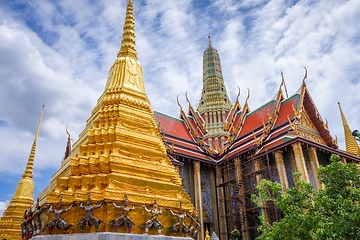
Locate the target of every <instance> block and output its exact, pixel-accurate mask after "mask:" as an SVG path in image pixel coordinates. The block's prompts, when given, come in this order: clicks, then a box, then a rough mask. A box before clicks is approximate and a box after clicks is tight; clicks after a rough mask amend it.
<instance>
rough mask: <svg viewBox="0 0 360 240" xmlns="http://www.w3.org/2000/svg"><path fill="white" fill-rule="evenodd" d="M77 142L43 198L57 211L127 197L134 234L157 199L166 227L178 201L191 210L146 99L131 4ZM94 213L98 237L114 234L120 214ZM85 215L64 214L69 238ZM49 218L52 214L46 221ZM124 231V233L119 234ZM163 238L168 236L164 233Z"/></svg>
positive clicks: (74, 211)
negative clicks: (103, 83)
mask: <svg viewBox="0 0 360 240" xmlns="http://www.w3.org/2000/svg"><path fill="white" fill-rule="evenodd" d="M78 142H80V143H79V144H75V146H74V150H73V154H72V156H73V157H71V159H70V161H69V163H68V165H67V166H65V165H66V163H65V165H64V166H62V168H61V169H62V170H61V171H60V172H59V171H58V172H57V173H56V174H55V175H56V176H57V177H56V179H55V181H53V182H55V184H54V185H53V186H52V185H50V186H51V187H48V188H47V189H53V190H50V191H49V190H48V191H49V192H48V193H47V194H46V193H44V194H45V195H46V204H53V205H54V206H55V204H56V203H57V202H59V199H60V195H62V203H63V206H64V208H66V207H67V206H70V205H71V204H72V203H76V204H77V205H78V204H80V202H86V200H87V199H88V197H89V193H90V197H91V200H92V201H93V203H94V204H96V205H97V204H99V203H100V202H101V201H103V200H105V201H107V202H110V201H111V202H115V203H116V204H118V205H119V204H123V203H124V200H125V198H124V197H125V195H126V194H127V197H128V201H129V202H130V204H131V205H136V206H135V210H134V211H131V213H129V215H130V216H131V219H133V221H134V223H135V226H134V227H133V228H132V231H133V232H134V233H144V228H142V227H141V225H142V224H143V223H145V222H146V221H147V220H148V218H149V217H150V215H149V214H148V213H147V212H145V210H144V208H142V207H141V206H142V205H146V206H148V207H151V206H152V204H153V203H154V199H155V197H156V199H157V203H158V205H159V207H160V208H162V209H163V213H162V214H161V215H159V220H160V221H161V223H162V225H163V226H164V228H167V227H169V226H172V225H173V221H174V219H173V218H171V217H170V212H169V211H166V209H176V208H178V207H179V204H180V201H182V203H183V204H182V207H183V209H184V210H185V211H191V210H192V209H193V206H192V204H191V201H190V198H189V197H188V195H187V194H186V193H185V191H184V190H183V188H182V186H181V178H180V176H179V174H178V172H177V171H176V169H175V167H174V166H173V165H172V164H171V162H170V160H169V158H168V157H167V153H166V148H165V146H164V143H163V142H162V139H161V136H160V133H159V131H158V128H157V124H156V121H155V119H154V113H153V111H152V109H151V107H150V102H149V100H148V98H147V96H146V94H145V88H144V79H143V70H142V67H141V65H140V63H139V62H138V58H137V54H136V49H135V28H134V15H133V2H132V0H129V3H128V5H127V12H126V18H125V25H124V32H123V39H122V42H121V49H120V51H119V53H118V55H117V59H116V61H115V63H114V65H113V66H112V67H111V69H110V71H109V76H108V79H107V82H106V86H105V90H104V93H103V94H102V95H101V96H100V98H99V100H98V102H97V105H96V106H95V108H94V109H93V111H92V115H91V117H90V118H89V120H88V121H87V128H86V129H85V133H84V134H83V136H81V134H80V139H79V140H78ZM75 153H76V155H75V156H74V154H75ZM46 191H47V190H45V192H46ZM44 194H43V196H41V197H42V199H44ZM93 213H94V216H96V217H97V218H98V219H100V220H102V221H103V224H101V225H100V226H99V231H101V232H104V231H113V226H112V225H111V224H109V222H110V221H111V220H113V219H115V218H117V217H118V216H119V215H120V214H121V212H120V211H119V210H117V209H116V208H114V207H113V205H112V204H107V205H103V206H102V207H101V208H99V209H96V210H94V211H93ZM84 214H85V211H84V210H83V209H80V208H79V206H75V207H73V209H72V210H71V211H69V212H68V213H66V214H64V216H63V217H64V219H65V220H66V222H67V223H69V224H72V225H73V226H74V227H73V228H72V229H71V230H70V231H69V232H70V233H76V232H79V230H80V229H79V226H77V223H78V222H79V220H80V219H81V217H82V216H83V215H84ZM52 217H53V216H52V215H51V214H50V215H49V220H51V218H52ZM94 231H95V229H94V228H93V227H92V228H89V227H85V228H84V232H94ZM126 231H127V230H126V229H124V228H119V230H118V232H126ZM53 233H56V231H54V232H53ZM59 233H60V232H59ZM162 233H163V234H165V235H170V234H171V233H170V232H168V231H166V229H163V232H162ZM149 234H157V231H155V230H150V231H149Z"/></svg>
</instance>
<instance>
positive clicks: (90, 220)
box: [77, 193, 106, 233]
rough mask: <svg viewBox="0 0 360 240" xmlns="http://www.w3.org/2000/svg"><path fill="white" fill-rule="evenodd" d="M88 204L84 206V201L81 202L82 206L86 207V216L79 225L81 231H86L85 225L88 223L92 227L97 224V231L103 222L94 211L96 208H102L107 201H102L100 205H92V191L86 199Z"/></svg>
mask: <svg viewBox="0 0 360 240" xmlns="http://www.w3.org/2000/svg"><path fill="white" fill-rule="evenodd" d="M86 204H87V206H83V203H80V208H82V209H84V210H85V211H86V213H85V216H84V217H83V218H82V219H81V220H80V221H79V222H78V224H77V225H78V226H80V232H81V233H82V232H83V231H84V227H85V226H86V225H88V226H89V227H91V226H92V225H94V226H95V231H96V232H98V231H99V225H100V224H102V223H103V221H102V220H99V219H97V218H96V217H95V216H94V215H93V214H92V211H93V210H94V209H98V208H100V207H101V206H102V205H103V204H106V202H104V201H102V202H101V203H100V204H99V205H98V206H92V205H91V199H90V193H89V198H88V200H87V201H86Z"/></svg>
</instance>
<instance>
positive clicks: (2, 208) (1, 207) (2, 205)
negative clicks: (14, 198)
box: [0, 200, 10, 217]
mask: <svg viewBox="0 0 360 240" xmlns="http://www.w3.org/2000/svg"><path fill="white" fill-rule="evenodd" d="M9 202H10V201H9V200H6V201H5V202H2V201H0V217H1V216H2V215H3V213H4V211H5V209H6V208H7V206H8V205H9Z"/></svg>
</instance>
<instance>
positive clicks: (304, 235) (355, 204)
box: [252, 155, 360, 239]
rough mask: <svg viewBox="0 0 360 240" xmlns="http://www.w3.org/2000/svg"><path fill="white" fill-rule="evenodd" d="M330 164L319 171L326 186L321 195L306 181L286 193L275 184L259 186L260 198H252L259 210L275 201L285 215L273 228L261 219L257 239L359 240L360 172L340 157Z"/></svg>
mask: <svg viewBox="0 0 360 240" xmlns="http://www.w3.org/2000/svg"><path fill="white" fill-rule="evenodd" d="M330 160H331V164H329V165H327V166H325V167H319V169H318V176H319V179H320V182H321V183H322V184H323V185H324V186H325V188H324V189H320V190H319V191H318V192H316V191H314V190H313V186H312V184H310V183H307V182H305V181H304V180H301V181H297V182H296V183H295V187H294V188H288V189H287V190H286V192H283V190H282V189H283V188H282V185H281V184H279V183H276V182H271V181H268V180H262V181H261V182H260V183H259V184H258V186H257V189H258V191H259V196H256V195H253V196H252V198H253V201H254V202H255V203H256V204H257V205H258V206H259V207H262V206H264V204H265V203H266V202H268V201H273V202H274V203H275V204H276V206H277V208H278V209H280V210H281V212H282V213H283V218H282V219H281V220H280V221H279V222H275V223H273V224H272V225H270V224H269V223H267V222H266V221H265V217H264V216H260V217H259V218H260V220H261V223H262V224H261V226H260V227H259V228H258V231H259V232H260V233H261V235H260V237H259V238H258V239H360V202H359V201H360V171H359V169H358V167H357V165H356V164H355V163H348V164H344V163H343V162H341V161H340V157H339V156H337V155H332V156H331V158H330ZM295 175H298V176H299V175H300V174H299V173H296V174H295ZM295 178H297V179H298V177H295V176H294V179H295ZM274 196H275V197H274Z"/></svg>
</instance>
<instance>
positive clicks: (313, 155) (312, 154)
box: [308, 147, 324, 191]
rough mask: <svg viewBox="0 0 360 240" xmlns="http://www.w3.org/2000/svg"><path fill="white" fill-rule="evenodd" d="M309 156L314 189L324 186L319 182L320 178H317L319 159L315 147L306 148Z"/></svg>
mask: <svg viewBox="0 0 360 240" xmlns="http://www.w3.org/2000/svg"><path fill="white" fill-rule="evenodd" d="M308 153H309V158H310V164H311V170H312V174H313V176H314V183H315V188H316V191H317V190H319V189H320V188H324V185H323V184H322V183H320V180H319V179H318V169H319V160H318V157H317V153H316V148H315V147H310V148H309V150H308Z"/></svg>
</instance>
